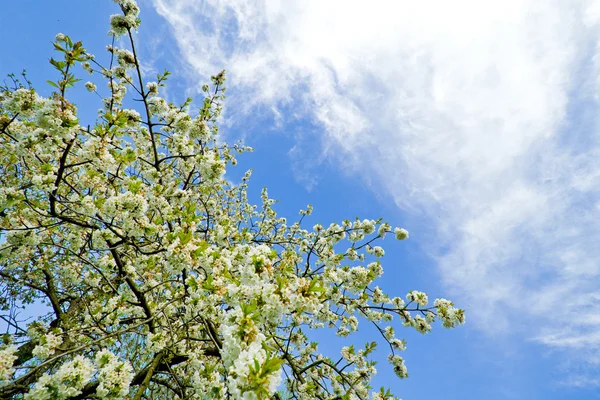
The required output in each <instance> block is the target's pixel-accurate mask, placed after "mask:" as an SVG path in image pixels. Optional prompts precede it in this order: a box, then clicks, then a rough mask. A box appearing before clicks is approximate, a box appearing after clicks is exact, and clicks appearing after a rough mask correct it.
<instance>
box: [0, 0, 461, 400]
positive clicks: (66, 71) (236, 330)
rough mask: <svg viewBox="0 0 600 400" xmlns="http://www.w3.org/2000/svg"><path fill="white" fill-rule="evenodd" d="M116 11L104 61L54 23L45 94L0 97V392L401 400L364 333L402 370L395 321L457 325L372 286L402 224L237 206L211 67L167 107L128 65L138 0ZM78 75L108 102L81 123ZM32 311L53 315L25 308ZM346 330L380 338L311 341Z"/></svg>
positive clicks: (16, 89)
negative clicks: (198, 87) (358, 344)
mask: <svg viewBox="0 0 600 400" xmlns="http://www.w3.org/2000/svg"><path fill="white" fill-rule="evenodd" d="M117 3H118V5H119V6H120V9H121V11H122V13H121V14H118V15H113V16H112V17H111V31H110V33H111V34H112V36H113V44H112V45H111V46H108V47H107V50H108V51H109V53H110V54H109V62H107V65H102V64H101V63H100V62H98V61H96V59H95V58H94V56H93V55H92V54H90V53H88V52H87V51H86V49H85V48H84V47H83V45H82V43H81V42H74V41H73V40H72V39H71V38H70V37H69V36H65V35H62V34H59V35H57V36H56V40H55V42H54V47H55V50H56V51H57V54H58V57H56V59H54V58H53V59H51V60H50V62H51V63H52V65H53V66H54V67H55V68H56V70H57V71H58V79H57V80H56V81H49V84H51V85H52V86H53V87H54V90H55V92H54V93H53V94H52V96H50V97H42V96H40V95H39V94H38V93H36V91H35V90H34V89H33V88H32V87H31V84H30V83H29V82H27V81H25V82H22V80H21V81H20V80H18V79H17V78H14V77H13V81H12V82H10V81H9V83H8V84H6V85H5V86H4V87H2V89H1V91H0V291H1V295H0V307H1V309H2V312H1V314H0V318H2V321H1V323H2V324H4V326H6V327H7V329H6V332H7V333H6V334H5V335H4V336H3V337H2V339H3V340H2V343H1V344H0V398H2V399H8V398H13V399H26V400H33V399H59V400H60V399H88V398H89V399H124V398H129V399H135V400H139V399H173V398H179V399H197V398H214V399H225V398H227V399H268V398H270V399H281V398H283V397H287V398H295V399H333V398H341V399H366V398H369V397H372V398H374V399H391V398H394V397H393V395H392V394H391V393H390V392H389V391H388V390H385V389H381V390H380V391H377V390H373V389H371V387H370V384H369V383H370V381H371V379H372V377H373V375H374V374H375V372H376V370H375V366H374V364H375V363H374V362H373V361H372V360H371V355H372V353H373V351H374V350H375V347H376V344H377V342H379V343H380V344H384V345H385V346H384V347H386V349H387V352H388V353H389V357H388V360H389V362H390V364H391V365H390V366H389V368H392V369H393V371H394V372H395V373H396V375H398V376H399V377H400V378H404V377H406V376H407V369H406V367H405V364H404V360H403V358H402V356H401V355H400V353H401V352H402V350H403V349H404V347H405V342H404V341H403V340H400V339H399V338H397V336H396V332H395V328H398V326H399V325H403V326H406V327H410V328H414V329H416V330H417V331H419V332H422V333H427V332H428V331H429V330H430V329H431V325H432V323H433V322H434V321H435V320H436V319H439V320H440V322H441V324H442V325H443V326H444V327H454V326H456V325H459V324H461V323H463V322H464V314H463V310H460V309H457V308H455V307H454V305H453V304H452V303H451V302H450V301H448V300H445V299H438V300H435V301H434V302H433V304H429V301H428V298H427V295H426V294H425V293H422V292H417V291H411V292H409V293H408V294H407V295H406V296H405V297H404V298H400V297H395V296H392V295H388V294H386V293H384V292H383V291H382V290H381V289H380V288H379V287H377V286H375V285H374V283H375V281H376V279H377V278H378V277H379V276H381V274H382V273H383V269H382V264H381V259H382V257H383V256H384V250H383V249H382V248H381V247H380V246H378V245H376V244H378V243H375V242H378V241H381V239H383V238H384V236H386V234H388V233H389V236H395V238H396V239H399V240H403V239H406V238H407V237H408V233H407V232H406V231H405V230H404V229H400V228H395V229H393V228H392V227H391V226H390V225H388V224H387V223H384V222H382V221H380V220H377V221H373V220H358V219H357V220H355V221H343V222H340V223H332V224H331V225H329V226H322V225H319V224H317V225H314V226H313V227H312V228H311V229H306V228H305V227H304V225H303V224H302V222H303V220H305V217H307V216H309V215H310V214H311V208H310V207H308V208H307V209H306V210H304V211H301V212H300V214H301V216H300V217H299V220H298V221H297V222H293V223H288V221H287V220H286V219H285V218H282V217H278V216H277V214H276V213H275V211H274V210H273V208H272V205H273V203H274V202H273V200H271V199H270V198H269V197H268V195H267V192H266V190H264V191H263V194H262V205H260V206H259V207H257V206H253V205H251V204H249V202H248V200H247V194H246V189H247V184H248V179H249V173H248V174H246V175H245V177H244V178H243V179H242V180H241V182H240V183H239V184H237V185H234V184H232V183H230V182H228V181H227V180H226V179H224V177H223V176H224V173H225V170H226V167H227V166H228V165H230V164H231V165H235V163H236V160H235V153H242V152H244V151H248V150H251V149H250V148H248V147H245V146H243V145H241V144H236V145H231V146H230V145H227V144H224V143H222V142H220V141H218V140H217V139H216V138H217V133H218V129H217V125H216V122H217V119H218V117H219V113H220V111H221V104H222V100H223V98H224V96H223V94H224V91H225V87H224V86H223V85H224V83H225V75H224V73H223V72H222V73H219V74H217V75H215V76H213V77H212V85H210V86H209V85H206V86H204V88H203V90H204V92H205V98H204V102H203V104H202V107H201V108H200V110H199V111H198V112H192V111H190V110H189V108H190V104H191V100H187V101H186V102H185V103H183V104H181V105H175V104H171V103H168V102H167V101H165V100H164V99H163V98H162V97H161V96H160V94H161V91H162V90H163V87H164V86H165V82H166V80H167V77H168V73H167V72H165V73H163V74H160V75H158V76H157V78H156V80H155V81H151V82H145V80H144V79H145V77H144V76H143V74H142V73H141V71H140V62H139V59H138V55H137V53H136V47H135V42H134V35H133V33H134V31H135V30H137V29H138V26H139V24H140V19H139V17H138V13H139V9H138V6H137V5H136V3H135V2H134V0H117ZM114 38H121V41H120V42H121V43H127V45H126V46H123V47H117V46H115V40H114ZM81 67H82V68H83V70H85V71H87V73H89V74H92V75H94V76H95V77H96V78H95V79H96V81H98V80H102V81H103V82H105V83H106V87H102V88H97V87H96V85H95V84H94V83H91V82H88V83H87V84H85V87H86V88H87V89H88V90H89V91H90V92H93V93H96V94H97V95H98V96H99V97H100V98H101V99H102V100H101V102H102V106H101V109H100V110H99V112H98V118H97V120H96V121H95V123H93V124H90V125H87V124H84V123H83V122H82V121H80V120H79V119H78V117H77V108H76V106H75V104H73V103H72V102H70V101H69V100H68V97H67V92H68V90H69V89H70V88H71V87H73V86H74V85H76V84H77V82H78V81H79V79H77V78H76V73H79V72H78V69H79V68H81ZM100 93H107V95H105V96H101V95H100ZM127 94H129V95H127ZM129 103H131V104H133V105H134V106H133V107H127V106H126V105H127V104H129ZM41 304H45V305H46V307H43V306H41ZM27 307H34V308H36V307H37V308H38V309H40V307H41V309H44V310H48V312H47V313H45V314H44V315H41V316H39V317H38V318H35V319H29V320H26V319H20V318H19V317H18V315H17V314H16V313H15V311H16V310H18V309H22V308H27ZM359 322H360V324H372V325H373V326H375V327H376V328H377V332H378V333H379V337H378V339H377V338H375V340H374V341H373V342H372V343H368V344H367V345H366V346H365V347H364V348H355V347H353V346H346V347H343V348H342V349H341V351H340V352H339V353H337V354H338V355H337V357H336V356H335V355H332V354H322V353H321V352H320V351H319V347H318V344H317V343H314V342H310V341H309V339H310V331H311V330H313V329H319V328H325V329H327V328H329V329H333V330H335V332H337V335H339V336H342V337H344V336H347V335H351V334H352V333H353V332H355V331H356V330H357V329H358V326H359ZM384 367H385V366H383V368H384Z"/></svg>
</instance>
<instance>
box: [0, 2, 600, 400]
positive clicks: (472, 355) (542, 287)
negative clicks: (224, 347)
mask: <svg viewBox="0 0 600 400" xmlns="http://www.w3.org/2000/svg"><path fill="white" fill-rule="evenodd" d="M540 3H542V4H540ZM140 4H141V6H142V14H141V17H142V26H141V29H140V32H139V40H138V42H139V45H140V52H141V54H142V57H143V58H144V59H145V60H146V63H145V65H144V71H145V72H146V73H147V74H149V75H154V74H155V72H156V71H159V70H162V69H163V68H165V67H166V68H168V69H169V70H171V71H172V72H173V75H172V76H173V78H172V79H171V81H170V86H169V89H168V92H167V95H168V97H169V100H173V101H183V100H184V99H185V97H186V96H191V97H195V99H196V100H199V99H200V96H199V93H200V87H201V84H202V83H205V82H206V81H207V77H208V76H209V75H210V74H214V73H216V72H218V71H219V70H220V69H223V68H225V69H227V70H228V72H229V73H228V99H227V105H226V110H225V116H224V121H223V123H222V131H223V134H224V135H225V137H226V138H227V140H229V141H234V140H236V139H238V138H242V139H243V140H244V141H245V142H246V143H247V144H248V145H251V146H253V147H254V148H255V149H256V151H255V152H254V153H251V154H247V155H244V156H243V157H242V158H241V160H240V161H241V162H240V165H239V166H238V167H236V168H235V169H234V170H232V171H231V173H230V176H231V178H232V179H235V178H236V176H240V175H241V174H242V173H243V171H245V169H247V168H253V169H254V175H253V180H252V186H251V187H252V189H251V190H252V193H253V196H254V199H255V200H257V199H258V195H259V193H260V189H261V188H262V187H263V186H267V187H268V188H269V193H270V195H271V196H272V197H274V198H276V199H279V200H280V203H279V204H278V207H277V210H278V211H279V213H280V214H282V215H284V216H286V217H288V219H293V218H294V217H295V216H296V215H297V211H298V210H299V209H300V208H303V207H304V206H305V205H306V204H308V203H311V204H313V205H314V208H315V213H314V214H313V216H312V219H311V221H313V222H314V223H316V222H320V223H329V222H332V221H340V220H343V219H345V218H354V217H355V216H359V217H361V218H378V217H384V218H385V219H386V220H388V221H389V222H390V223H391V224H392V225H399V226H403V227H405V228H406V229H408V230H409V232H410V234H411V237H410V240H409V241H405V242H394V241H391V240H390V239H388V240H386V241H384V242H383V245H384V247H385V248H386V257H385V259H384V268H385V275H384V279H383V280H382V282H381V285H382V286H384V287H385V288H386V289H387V290H388V291H390V292H395V293H405V292H406V291H407V290H410V289H417V290H423V291H425V292H427V293H429V294H430V297H448V298H451V299H453V300H454V301H455V302H456V303H457V304H458V305H460V306H462V307H464V308H466V310H467V324H466V325H465V326H463V327H461V328H459V329H456V330H444V329H442V328H441V327H438V328H439V329H434V331H433V332H432V333H431V334H429V335H427V336H421V335H418V334H414V333H413V332H410V331H406V332H405V338H406V339H407V341H408V349H407V351H406V354H405V358H406V360H407V365H408V369H409V374H410V378H409V379H408V380H404V381H399V380H396V378H395V377H394V376H393V374H392V373H391V372H390V371H389V369H388V368H387V366H386V365H385V362H382V363H381V364H380V365H379V374H378V378H377V380H376V382H375V385H376V386H378V385H382V384H384V385H386V386H391V387H392V388H393V389H394V391H395V393H397V394H398V395H399V396H401V397H402V398H404V399H437V398H446V399H481V398H485V399H598V398H600V378H598V377H599V376H600V374H599V372H600V368H599V367H600V290H599V289H598V288H600V279H599V277H600V263H599V262H598V260H599V259H600V257H599V256H600V246H599V245H598V242H599V239H600V228H599V225H598V217H599V216H600V215H599V214H600V212H599V210H600V197H599V194H600V190H599V188H600V161H598V160H600V157H599V155H600V141H599V138H600V137H599V132H600V131H599V129H598V124H597V121H598V118H597V115H598V111H599V109H598V106H599V104H598V93H600V91H599V90H598V89H599V85H600V58H599V57H598V52H599V51H598V49H599V48H600V47H599V46H600V3H599V2H597V1H596V2H593V1H584V0H580V1H579V0H578V1H570V2H563V1H546V2H535V1H525V0H511V1H503V2H499V1H489V2H481V1H468V0H457V1H453V2H443V1H432V2H420V3H419V2H409V1H403V0H398V1H383V0H381V1H374V2H372V3H371V4H366V3H365V2H353V1H345V2H342V1H337V0H329V1H320V2H317V1H309V0H307V1H304V2H294V1H286V0H279V1H275V0H269V1H267V0H265V1H250V0H222V1H201V0H193V1H192V0H169V1H167V0H143V1H140ZM115 12H117V11H116V7H115V5H114V4H113V3H112V2H110V1H108V0H102V1H100V0H96V1H85V2H75V1H64V0H55V1H52V2H45V1H41V0H20V1H18V2H5V4H3V5H2V13H3V15H4V16H9V18H3V24H2V25H1V26H0V34H1V35H2V37H3V38H4V40H3V46H2V47H3V49H2V50H3V51H2V57H0V73H1V74H2V75H6V74H7V73H9V72H19V71H20V70H21V69H22V68H27V70H28V72H29V77H30V79H31V80H32V81H33V83H34V85H35V86H36V88H37V89H38V90H39V91H40V92H42V93H44V92H46V93H50V87H49V86H48V85H47V84H46V83H45V81H46V80H47V79H53V78H54V75H52V74H53V72H52V68H51V67H50V65H49V64H48V63H47V60H48V58H49V57H51V56H52V50H51V45H50V41H51V40H52V39H53V38H54V35H55V34H56V33H58V32H63V33H65V34H68V35H70V36H71V37H72V38H73V39H76V40H82V41H83V42H84V45H85V47H86V48H87V49H88V50H89V51H91V52H92V53H94V54H96V56H97V57H99V58H102V57H105V51H104V46H105V45H106V44H108V41H109V37H108V36H107V34H106V32H107V30H108V16H109V15H110V14H111V13H115ZM82 77H83V78H84V79H85V75H84V74H83V73H82ZM74 95H75V98H74V100H75V102H76V103H77V104H78V106H79V109H80V111H81V112H82V113H83V114H84V115H86V116H87V117H88V118H93V116H94V113H95V110H96V109H97V108H99V107H100V105H99V103H97V100H95V99H94V98H93V97H92V96H90V95H88V94H87V93H85V92H84V91H83V90H82V91H80V92H75V94H74ZM90 121H91V120H90ZM371 333H372V332H370V331H369V330H368V329H367V330H365V331H364V332H363V333H361V334H360V335H359V336H358V337H357V338H355V339H352V340H356V342H358V343H363V342H365V341H367V340H372V337H371V336H370V334H371ZM322 343H323V345H324V346H327V347H334V346H340V347H341V344H340V342H336V341H335V340H331V339H328V338H323V342H322ZM382 350H383V349H382ZM381 356H382V357H381V358H382V359H383V358H384V357H385V351H382V352H381Z"/></svg>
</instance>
